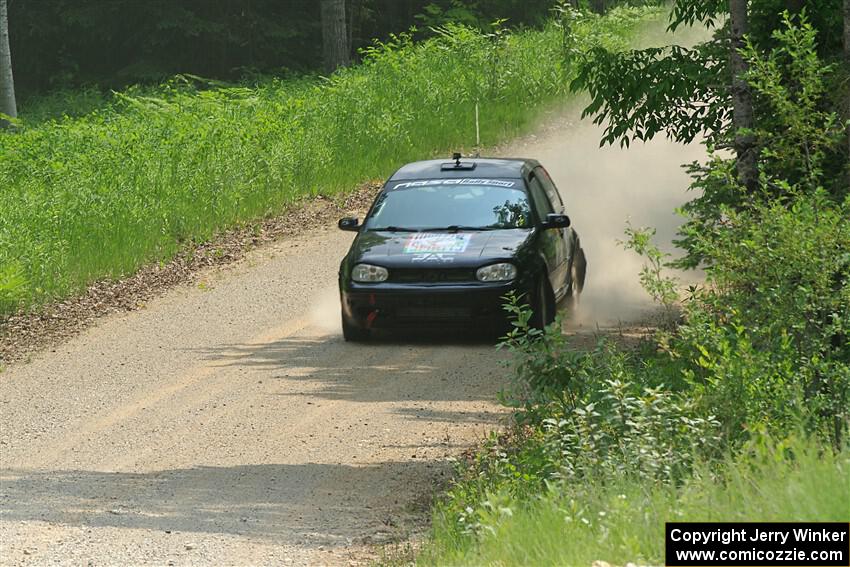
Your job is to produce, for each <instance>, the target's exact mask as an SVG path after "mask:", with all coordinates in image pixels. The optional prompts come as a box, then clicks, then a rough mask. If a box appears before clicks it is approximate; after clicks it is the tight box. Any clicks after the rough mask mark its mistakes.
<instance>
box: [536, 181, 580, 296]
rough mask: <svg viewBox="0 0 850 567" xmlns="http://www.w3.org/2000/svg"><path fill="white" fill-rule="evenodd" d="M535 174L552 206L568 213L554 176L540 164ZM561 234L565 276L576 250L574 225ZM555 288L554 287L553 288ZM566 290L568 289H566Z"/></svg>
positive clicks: (562, 212)
mask: <svg viewBox="0 0 850 567" xmlns="http://www.w3.org/2000/svg"><path fill="white" fill-rule="evenodd" d="M534 174H535V176H536V177H537V179H538V180H539V181H540V184H541V185H543V190H544V191H546V196H547V197H549V201H550V202H551V203H552V206H554V207H555V212H556V213H560V214H562V215H563V214H567V212H566V210H565V208H564V201H563V199H561V192H560V191H558V188H557V187H556V186H555V182H554V181H552V178H551V177H550V176H549V172H548V171H546V169H545V168H544V167H543V166H542V165H538V166H537V167H536V168H534ZM560 230H561V234H562V235H563V237H564V239H563V246H564V248H563V255H564V268H565V270H566V271H565V274H564V275H565V276H569V275H570V265H571V263H572V254H573V250H575V238H576V235H575V231H574V230H573V229H572V227H568V228H562V229H560ZM553 289H554V288H553ZM565 291H566V290H565Z"/></svg>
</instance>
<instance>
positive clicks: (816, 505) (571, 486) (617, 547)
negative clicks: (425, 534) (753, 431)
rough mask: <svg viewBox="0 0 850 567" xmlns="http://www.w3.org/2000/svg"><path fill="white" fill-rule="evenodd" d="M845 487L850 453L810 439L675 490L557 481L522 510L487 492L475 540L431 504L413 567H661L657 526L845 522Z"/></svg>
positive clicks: (622, 481)
mask: <svg viewBox="0 0 850 567" xmlns="http://www.w3.org/2000/svg"><path fill="white" fill-rule="evenodd" d="M789 455H793V457H789ZM718 468H720V469H725V472H724V473H723V474H721V475H718V474H717V473H716V471H717V470H718ZM713 471H714V472H713ZM848 487H850V451H848V450H846V449H845V450H844V451H842V452H840V453H837V454H836V453H833V452H831V451H830V450H824V449H823V448H822V446H821V445H820V444H819V443H817V442H812V441H794V442H791V443H786V444H782V445H771V444H764V445H762V446H761V447H757V448H751V450H749V451H744V452H743V453H741V454H740V455H739V456H737V457H736V458H734V459H730V460H727V461H726V463H725V466H723V467H718V465H717V463H714V464H712V465H711V466H708V465H705V466H703V467H701V468H699V467H698V468H697V471H696V473H695V474H694V476H693V477H691V478H689V479H688V480H686V482H684V483H683V484H682V485H679V486H676V485H670V484H661V483H656V482H653V481H649V480H639V479H637V478H635V477H631V478H629V477H627V476H620V477H614V478H606V479H598V480H596V481H593V480H587V481H583V482H577V483H568V482H565V483H563V484H560V485H556V486H553V487H552V488H551V489H550V490H548V491H545V492H544V493H543V494H542V495H541V497H540V498H538V499H534V500H531V501H529V502H527V503H524V504H520V503H518V502H517V501H516V500H512V499H510V498H508V497H505V496H504V495H500V494H493V495H490V497H489V498H488V499H487V501H486V502H485V504H484V509H485V513H484V514H483V515H482V516H481V519H480V524H479V525H478V526H477V527H476V532H477V534H478V536H477V537H475V538H470V537H461V538H458V537H457V529H456V526H454V525H449V524H448V523H447V522H452V521H453V520H455V516H454V515H451V514H450V515H446V514H444V513H443V509H441V508H439V507H438V508H437V509H436V510H435V513H434V528H433V532H432V534H433V537H432V539H431V540H430V543H429V545H428V546H426V547H425V548H424V549H423V550H422V552H421V553H420V555H419V557H418V563H419V564H421V565H591V564H592V563H593V561H596V560H602V561H606V562H608V563H610V564H612V565H625V564H626V563H629V562H633V563H637V564H650V565H661V564H663V563H664V523H665V522H668V521H685V522H687V521H692V522H712V521H723V522H735V521H782V522H795V521H801V522H802V521H808V522H814V521H818V522H827V521H834V522H847V521H850V490H848Z"/></svg>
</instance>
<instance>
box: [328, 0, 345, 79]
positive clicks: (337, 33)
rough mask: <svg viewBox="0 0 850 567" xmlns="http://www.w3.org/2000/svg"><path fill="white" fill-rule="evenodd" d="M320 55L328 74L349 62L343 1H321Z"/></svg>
mask: <svg viewBox="0 0 850 567" xmlns="http://www.w3.org/2000/svg"><path fill="white" fill-rule="evenodd" d="M322 54H323V56H324V64H325V71H327V72H328V73H332V72H333V71H335V70H336V69H337V68H338V67H344V66H346V65H348V64H349V63H350V61H351V60H350V47H349V43H348V31H346V25H345V0H322Z"/></svg>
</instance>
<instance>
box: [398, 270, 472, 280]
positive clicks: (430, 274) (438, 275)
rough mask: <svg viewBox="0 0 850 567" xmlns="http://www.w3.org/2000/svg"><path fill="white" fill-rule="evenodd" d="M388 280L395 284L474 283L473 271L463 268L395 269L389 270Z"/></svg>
mask: <svg viewBox="0 0 850 567" xmlns="http://www.w3.org/2000/svg"><path fill="white" fill-rule="evenodd" d="M389 279H390V281H392V282H396V283H463V282H474V281H476V280H475V271H474V270H470V269H465V268H431V269H422V268H397V269H394V270H390V278H389Z"/></svg>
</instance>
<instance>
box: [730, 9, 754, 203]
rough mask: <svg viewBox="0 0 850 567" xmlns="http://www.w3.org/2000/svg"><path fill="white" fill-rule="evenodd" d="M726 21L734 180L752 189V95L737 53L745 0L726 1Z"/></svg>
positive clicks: (744, 25) (740, 46) (744, 28)
mask: <svg viewBox="0 0 850 567" xmlns="http://www.w3.org/2000/svg"><path fill="white" fill-rule="evenodd" d="M729 23H730V26H731V39H732V41H731V44H732V45H731V46H730V47H731V49H730V54H729V68H730V69H731V71H732V128H733V129H734V131H735V141H734V147H735V153H736V154H737V167H738V182H739V183H740V184H741V185H742V186H744V187H746V189H747V190H748V191H749V192H753V191H755V190H756V188H757V187H758V168H757V165H756V162H757V159H758V150H757V148H756V141H755V136H754V135H753V126H754V119H753V98H752V93H751V92H750V87H749V85H748V84H747V82H746V80H745V79H744V74H745V73H746V72H747V68H748V65H747V62H746V61H745V60H744V57H743V55H741V50H742V49H743V48H744V36H746V34H747V31H748V25H749V22H748V14H747V0H729Z"/></svg>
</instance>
